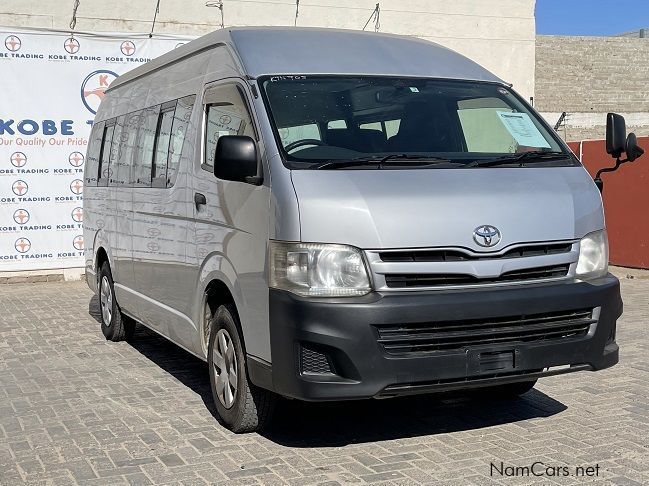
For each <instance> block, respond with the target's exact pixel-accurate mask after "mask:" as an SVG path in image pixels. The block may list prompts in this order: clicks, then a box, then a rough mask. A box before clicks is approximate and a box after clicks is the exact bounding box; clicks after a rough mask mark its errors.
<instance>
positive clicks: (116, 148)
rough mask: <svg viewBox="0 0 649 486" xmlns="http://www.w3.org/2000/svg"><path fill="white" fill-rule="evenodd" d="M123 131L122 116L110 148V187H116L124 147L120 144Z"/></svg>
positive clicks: (115, 128) (118, 121)
mask: <svg viewBox="0 0 649 486" xmlns="http://www.w3.org/2000/svg"><path fill="white" fill-rule="evenodd" d="M123 130H124V116H120V117H119V118H117V121H116V122H115V125H114V131H113V141H112V143H111V146H110V165H109V178H108V185H109V186H114V185H115V182H116V181H115V177H116V176H117V173H118V172H119V163H120V160H119V159H120V156H121V151H122V145H121V143H120V140H121V138H122V132H123Z"/></svg>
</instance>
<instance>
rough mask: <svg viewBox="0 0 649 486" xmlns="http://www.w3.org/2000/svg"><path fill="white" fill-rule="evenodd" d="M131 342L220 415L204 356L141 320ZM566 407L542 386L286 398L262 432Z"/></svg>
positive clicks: (491, 419) (292, 442)
mask: <svg viewBox="0 0 649 486" xmlns="http://www.w3.org/2000/svg"><path fill="white" fill-rule="evenodd" d="M89 313H90V315H91V316H92V317H93V318H94V319H95V320H97V321H98V322H99V309H98V299H97V297H96V296H94V297H93V298H92V299H91V301H90V306H89ZM97 332H98V333H100V332H101V331H100V330H99V328H98V329H97ZM130 345H131V346H132V347H133V348H134V349H135V350H137V351H138V352H139V353H141V354H142V355H143V356H145V357H146V358H148V359H149V360H151V361H152V362H153V363H155V364H156V365H157V366H159V367H160V368H162V369H163V370H165V371H166V372H168V373H169V374H171V375H172V376H174V377H175V378H176V379H177V380H179V381H180V382H181V383H182V384H183V385H185V386H186V387H188V388H190V389H191V390H192V391H194V392H195V393H197V394H198V395H199V396H200V397H201V398H202V400H203V402H204V404H205V407H206V409H207V410H208V411H209V412H210V413H211V414H212V415H213V416H215V418H216V413H215V409H214V405H213V401H212V392H211V389H210V384H209V378H208V372H207V365H206V364H205V362H203V361H201V360H200V359H198V358H196V357H195V356H192V355H191V354H189V353H187V352H186V351H184V350H182V349H180V348H179V347H178V346H176V345H174V344H173V343H171V342H169V341H167V340H166V339H164V338H163V337H161V336H159V335H157V334H155V333H154V332H153V331H150V330H148V329H146V328H145V327H144V326H140V325H138V328H137V331H136V333H135V336H134V339H133V340H132V342H131V343H130ZM566 408H567V407H566V406H565V405H564V404H563V403H561V402H559V401H557V400H554V399H553V398H551V397H549V396H548V395H546V394H544V393H542V392H540V391H538V390H532V391H531V392H528V393H526V394H525V395H523V396H522V397H520V398H516V399H511V400H498V399H489V398H488V397H487V396H486V395H485V394H480V393H471V394H464V395H462V394H454V395H451V394H440V395H421V396H412V397H402V398H392V399H387V400H362V401H347V402H330V403H305V402H300V401H298V400H284V399H282V400H280V401H279V403H278V407H277V411H276V413H275V418H274V421H273V425H272V427H270V428H269V430H267V431H265V432H264V433H263V435H264V436H265V437H266V438H267V439H269V440H271V441H273V442H275V443H277V444H281V445H284V446H288V447H339V446H343V445H346V444H354V443H365V442H376V441H382V440H390V439H398V438H403V437H419V436H424V435H436V434H443V433H448V432H457V431H463V430H476V429H482V428H485V427H491V426H495V425H500V424H504V423H515V422H520V421H523V420H528V419H532V418H541V417H550V416H552V415H555V414H558V413H560V412H562V411H564V410H566Z"/></svg>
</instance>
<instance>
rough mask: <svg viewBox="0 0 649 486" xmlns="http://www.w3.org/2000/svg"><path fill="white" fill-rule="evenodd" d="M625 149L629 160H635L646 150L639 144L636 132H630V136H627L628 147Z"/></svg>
mask: <svg viewBox="0 0 649 486" xmlns="http://www.w3.org/2000/svg"><path fill="white" fill-rule="evenodd" d="M624 151H625V152H626V159H627V160H628V161H629V162H633V161H634V160H635V159H637V158H638V157H640V156H641V155H642V154H644V150H643V149H642V148H641V147H640V146H639V145H638V139H637V138H636V136H635V133H629V136H628V137H627V138H626V147H625V149H624Z"/></svg>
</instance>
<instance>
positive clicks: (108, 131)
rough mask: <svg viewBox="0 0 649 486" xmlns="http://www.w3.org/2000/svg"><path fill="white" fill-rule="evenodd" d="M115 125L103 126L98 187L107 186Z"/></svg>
mask: <svg viewBox="0 0 649 486" xmlns="http://www.w3.org/2000/svg"><path fill="white" fill-rule="evenodd" d="M114 132H115V124H114V123H113V124H112V125H110V126H108V125H107V126H104V134H103V137H102V142H101V153H100V154H99V180H98V181H97V185H98V186H107V185H108V179H109V178H110V174H111V172H110V152H111V145H112V142H113V133H114Z"/></svg>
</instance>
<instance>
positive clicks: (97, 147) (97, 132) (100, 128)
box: [83, 122, 104, 186]
mask: <svg viewBox="0 0 649 486" xmlns="http://www.w3.org/2000/svg"><path fill="white" fill-rule="evenodd" d="M103 136H104V122H100V123H97V124H95V125H93V126H92V131H91V132H90V143H89V144H88V151H87V152H86V166H85V168H84V177H83V178H84V184H83V185H84V186H96V185H97V178H98V177H97V175H98V173H99V154H100V153H101V145H102V144H101V141H102V138H103Z"/></svg>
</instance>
